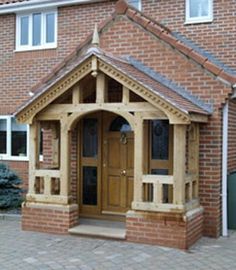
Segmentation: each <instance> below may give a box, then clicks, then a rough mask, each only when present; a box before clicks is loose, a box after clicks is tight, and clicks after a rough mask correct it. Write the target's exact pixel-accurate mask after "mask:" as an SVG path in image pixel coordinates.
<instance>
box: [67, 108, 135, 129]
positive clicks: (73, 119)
mask: <svg viewBox="0 0 236 270" xmlns="http://www.w3.org/2000/svg"><path fill="white" fill-rule="evenodd" d="M98 111H107V112H112V113H114V114H117V115H120V116H122V117H123V118H125V119H126V120H127V121H128V123H129V124H130V126H131V127H132V130H135V117H134V116H133V115H132V114H131V113H129V112H117V111H115V112H114V111H113V110H112V109H110V110H109V109H106V110H101V108H99V106H98V108H97V109H92V110H88V111H86V112H76V113H72V114H71V115H70V116H68V118H67V121H66V124H65V125H66V127H64V128H66V129H67V130H72V129H73V128H74V126H75V125H76V123H77V122H78V121H79V120H80V119H81V118H83V117H84V116H85V115H87V114H90V113H94V112H98Z"/></svg>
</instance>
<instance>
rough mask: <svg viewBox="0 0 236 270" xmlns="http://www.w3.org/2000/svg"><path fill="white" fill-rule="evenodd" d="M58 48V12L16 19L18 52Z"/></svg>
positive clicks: (24, 15)
mask: <svg viewBox="0 0 236 270" xmlns="http://www.w3.org/2000/svg"><path fill="white" fill-rule="evenodd" d="M56 46H57V12H56V11H47V12H35V13H31V14H20V15H17V18H16V50H17V51H18V50H19V51H24V50H37V49H50V48H55V47H56Z"/></svg>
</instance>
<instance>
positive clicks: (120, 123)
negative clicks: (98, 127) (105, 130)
mask: <svg viewBox="0 0 236 270" xmlns="http://www.w3.org/2000/svg"><path fill="white" fill-rule="evenodd" d="M109 131H119V132H130V131H132V128H131V126H130V124H129V123H128V122H127V120H125V119H124V118H123V117H121V116H117V117H116V118H115V119H114V120H113V121H112V122H111V125H110V128H109Z"/></svg>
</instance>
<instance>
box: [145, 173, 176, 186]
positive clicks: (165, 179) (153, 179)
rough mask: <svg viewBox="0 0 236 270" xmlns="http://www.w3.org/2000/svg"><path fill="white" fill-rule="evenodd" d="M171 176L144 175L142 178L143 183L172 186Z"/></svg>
mask: <svg viewBox="0 0 236 270" xmlns="http://www.w3.org/2000/svg"><path fill="white" fill-rule="evenodd" d="M173 179H174V178H173V175H154V174H144V175H143V176H142V181H143V183H153V184H155V183H160V184H168V185H173V183H174V180H173Z"/></svg>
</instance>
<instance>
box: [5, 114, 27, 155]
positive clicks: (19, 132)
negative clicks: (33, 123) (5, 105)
mask: <svg viewBox="0 0 236 270" xmlns="http://www.w3.org/2000/svg"><path fill="white" fill-rule="evenodd" d="M27 157H28V126H27V125H22V124H19V123H17V121H16V119H15V118H14V117H11V116H0V158H1V159H17V160H18V159H19V160H25V159H27Z"/></svg>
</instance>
